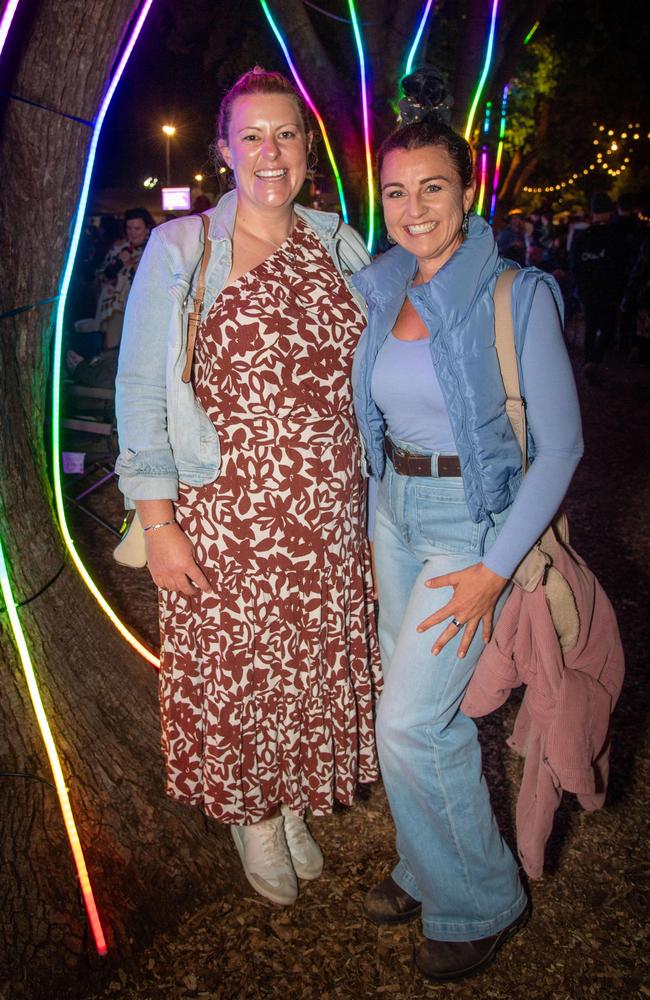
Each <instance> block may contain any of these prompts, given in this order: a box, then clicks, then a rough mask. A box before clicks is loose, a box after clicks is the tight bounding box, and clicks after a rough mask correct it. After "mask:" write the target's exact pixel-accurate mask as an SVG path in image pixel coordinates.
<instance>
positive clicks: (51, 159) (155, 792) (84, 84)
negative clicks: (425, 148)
mask: <svg viewBox="0 0 650 1000" xmlns="http://www.w3.org/2000/svg"><path fill="white" fill-rule="evenodd" d="M28 14H29V16H28V17H27V18H25V16H23V18H22V21H21V22H20V28H21V30H22V32H23V34H22V42H23V45H22V49H20V58H18V59H16V60H15V68H14V72H13V76H12V78H11V79H10V80H9V82H8V86H7V89H8V90H9V91H11V93H12V94H15V95H17V96H18V97H21V98H24V99H25V100H29V101H32V102H36V103H37V104H41V105H47V107H48V108H49V109H51V110H45V109H44V108H42V107H35V106H34V105H33V104H27V103H25V102H24V101H20V100H18V99H16V98H12V99H10V100H8V101H7V102H6V104H5V106H4V107H3V108H2V109H1V112H2V117H3V121H2V124H3V138H2V144H1V146H0V176H2V178H3V182H2V185H0V214H1V216H2V218H3V227H2V234H1V235H0V269H1V272H0V312H1V313H5V312H7V311H10V310H14V309H16V308H19V307H22V306H29V305H31V304H33V303H37V302H39V301H40V300H42V299H47V298H49V297H51V296H53V295H56V293H57V288H58V281H59V275H60V274H61V271H62V267H63V263H64V259H65V254H66V249H67V245H68V239H69V231H70V229H71V220H72V218H73V215H74V212H75V209H76V205H77V201H78V197H79V191H80V184H81V180H82V176H83V170H84V165H85V160H86V156H87V153H88V146H89V142H90V138H91V134H92V129H91V128H90V127H89V126H88V125H85V124H82V123H80V122H77V121H73V120H72V119H71V118H68V117H64V116H63V114H60V113H56V112H62V113H65V114H68V115H74V116H76V117H80V118H83V119H86V120H87V121H91V120H92V119H93V117H94V115H95V114H96V112H97V110H98V107H99V104H100V102H101V98H102V94H103V92H104V88H105V85H106V82H107V79H108V77H109V76H110V72H111V69H112V67H113V66H114V65H115V62H116V59H117V57H118V53H119V50H120V46H121V43H122V41H123V38H124V33H125V31H126V30H127V28H129V27H130V26H131V23H132V19H133V17H134V14H135V5H134V2H133V0H68V2H66V3H65V4H60V3H58V2H57V0H43V2H41V3H37V4H32V5H31V6H30V7H28ZM16 23H17V24H19V22H18V21H17V22H16ZM20 42H21V39H20V38H15V37H14V38H12V37H11V36H10V38H9V44H10V45H15V46H16V49H15V50H14V51H18V43H20ZM52 316H53V307H52V306H51V305H46V306H40V307H38V308H34V309H31V310H29V311H26V312H21V313H19V314H18V315H15V316H13V317H4V318H2V319H0V351H1V356H2V364H1V365H0V464H1V476H0V518H1V521H0V524H1V534H2V541H3V546H4V548H5V553H6V557H7V560H8V563H9V568H10V577H11V582H12V586H13V590H14V594H15V596H16V600H17V601H18V602H24V601H29V603H27V604H26V605H25V606H24V607H23V608H22V609H21V611H20V617H21V621H22V623H23V627H24V629H25V632H26V637H27V643H28V646H29V649H30V651H31V654H32V659H33V662H34V666H35V669H36V673H37V677H38V683H39V687H40V690H41V693H42V696H43V700H44V703H45V708H46V712H47V714H48V717H49V720H50V724H51V726H52V729H53V733H54V738H55V741H56V742H57V745H58V748H59V753H60V756H61V761H62V767H63V773H64V775H65V778H66V782H67V785H68V787H69V792H70V798H71V802H72V807H73V810H74V813H75V817H76V820H77V824H78V828H79V833H80V839H81V843H82V846H83V848H84V850H85V853H86V860H87V863H88V868H89V873H90V878H91V881H92V884H93V887H94V890H95V894H96V898H97V903H98V907H99V912H100V916H101V917H102V921H103V924H104V927H105V932H106V934H107V937H108V943H109V960H108V962H106V963H103V965H102V968H103V969H104V970H106V971H107V970H108V969H110V964H111V959H113V960H114V959H116V958H117V959H118V960H119V961H120V962H122V963H123V962H124V961H125V960H127V959H128V956H129V954H130V953H131V952H132V951H133V950H134V949H137V948H138V947H140V946H141V944H142V943H144V942H145V941H146V940H147V938H148V937H149V936H150V935H151V933H152V932H153V930H155V929H157V930H160V929H161V927H163V926H164V927H165V928H168V927H169V926H173V923H174V921H176V920H177V919H178V916H179V914H180V913H181V912H182V908H183V906H184V905H185V904H186V903H187V902H188V901H189V900H192V901H195V900H196V899H202V898H206V897H207V895H208V894H209V893H210V892H211V887H213V886H214V885H215V884H218V883H219V881H222V882H223V880H224V878H229V877H230V876H231V875H232V874H233V872H234V870H235V867H234V859H233V858H232V852H230V853H228V852H223V851H221V850H219V848H218V845H219V840H218V839H216V838H215V832H216V830H218V831H219V832H217V833H216V836H217V837H222V838H223V837H224V835H225V834H224V832H223V831H222V829H221V828H217V827H216V824H214V826H215V828H216V830H215V831H214V832H212V831H211V826H212V825H209V824H207V823H206V822H205V820H204V819H203V817H202V816H201V814H200V813H199V812H198V811H197V810H189V809H185V808H183V807H180V806H178V805H176V804H175V803H173V802H171V801H170V800H168V799H166V797H165V795H164V790H163V776H162V767H161V758H160V751H159V746H160V736H159V722H158V713H157V706H156V701H157V699H156V675H155V672H154V671H153V670H152V668H151V667H150V666H149V665H148V664H147V663H145V661H143V660H142V659H140V658H139V657H138V656H137V655H136V654H134V653H133V652H131V650H130V648H129V647H127V646H126V644H125V643H124V642H123V641H122V640H121V639H120V638H119V636H118V635H117V633H116V632H115V631H114V629H113V628H112V626H110V624H109V623H108V620H107V619H106V618H105V617H104V616H103V614H102V613H101V612H100V610H99V608H98V607H97V605H96V604H95V602H94V600H93V599H92V597H91V596H90V595H89V593H88V591H87V590H86V589H85V587H84V585H83V584H82V582H81V580H80V578H79V576H78V575H77V573H76V571H75V570H74V568H73V567H72V566H71V565H70V563H69V561H68V559H67V557H66V553H65V551H64V547H63V544H62V541H61V538H60V534H59V531H58V528H57V525H56V523H55V520H54V516H53V507H52V498H51V492H50V488H49V485H48V479H47V462H46V450H45V443H44V430H43V428H44V418H45V412H46V392H47V380H48V370H49V358H50V348H51V334H52ZM62 567H63V569H62ZM53 579H54V582H53V583H51V585H50V586H47V584H48V581H51V580H53ZM43 588H45V589H44V590H43V592H42V593H41V594H40V596H38V597H36V598H35V599H34V600H32V601H30V598H31V597H32V596H33V595H36V594H38V593H39V592H40V591H41V590H42V589H43ZM2 623H3V630H2V633H1V634H0V655H1V656H2V667H1V669H2V674H3V683H2V688H3V698H2V701H1V702H0V718H1V720H2V725H1V728H0V768H1V769H2V771H3V772H5V774H3V776H1V777H0V789H1V790H2V800H3V809H2V814H3V820H4V821H3V824H2V828H1V832H0V837H1V838H2V856H3V861H4V865H3V869H2V880H1V886H0V982H3V984H6V985H7V986H8V985H9V984H11V990H12V992H11V995H12V996H21V995H30V996H40V995H43V996H56V997H64V996H66V995H69V991H72V987H71V986H70V983H71V981H73V976H72V975H71V973H74V972H75V971H76V974H77V977H81V979H83V978H84V977H85V976H87V975H88V974H89V971H90V969H91V967H92V966H93V965H94V963H93V955H94V945H93V942H92V940H90V938H89V932H88V929H87V928H86V926H85V917H84V911H83V908H82V906H81V905H80V899H79V895H78V892H77V887H76V875H75V871H74V866H73V862H72V856H71V853H70V850H69V847H68V842H67V837H66V834H65V831H64V826H63V822H62V818H61V814H60V811H59V807H58V801H57V798H56V795H55V793H54V791H52V790H51V788H49V787H48V786H47V785H46V784H43V783H42V782H41V781H34V780H31V779H30V777H29V776H30V775H31V776H38V777H40V778H42V779H45V780H48V781H49V780H51V774H50V769H49V765H48V761H47V757H46V753H45V749H44V747H43V743H42V739H41V737H40V734H39V731H38V727H37V724H36V720H35V717H34V713H33V710H32V707H31V703H30V700H29V697H28V692H27V687H26V683H25V679H24V676H23V673H22V669H21V666H20V662H19V659H18V656H17V653H16V650H15V647H14V644H13V642H12V640H11V633H10V629H9V627H8V620H7V616H6V613H5V612H3V615H2ZM7 772H12V773H13V772H15V773H17V774H20V775H23V776H22V777H15V776H8V775H7ZM231 865H232V867H231Z"/></svg>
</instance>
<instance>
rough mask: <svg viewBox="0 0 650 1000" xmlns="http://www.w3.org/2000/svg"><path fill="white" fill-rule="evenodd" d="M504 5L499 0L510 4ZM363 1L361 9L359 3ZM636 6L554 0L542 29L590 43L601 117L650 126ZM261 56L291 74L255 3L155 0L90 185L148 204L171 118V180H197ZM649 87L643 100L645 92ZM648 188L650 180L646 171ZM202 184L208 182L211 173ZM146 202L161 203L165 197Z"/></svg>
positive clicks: (620, 0)
mask: <svg viewBox="0 0 650 1000" xmlns="http://www.w3.org/2000/svg"><path fill="white" fill-rule="evenodd" d="M507 4H508V0H502V5H503V6H504V9H505V8H506V5H507ZM271 6H273V5H272V4H271ZM320 6H321V7H323V8H327V9H328V10H330V11H332V12H334V11H337V12H338V13H339V14H341V13H343V14H344V13H346V11H345V5H344V4H342V3H341V2H340V0H322V2H321V4H320ZM358 7H359V10H360V12H361V15H363V0H360V2H359V4H358ZM454 7H455V8H458V11H459V13H460V12H461V11H463V10H465V9H466V7H467V5H466V4H465V3H455V2H454V4H452V2H451V0H446V2H445V0H439V2H438V4H437V5H436V9H437V10H443V11H444V12H445V13H446V14H447V15H449V13H451V12H452V10H453V9H454ZM309 10H310V13H311V8H310V9H309ZM638 10H639V6H638V4H637V3H635V2H634V0H617V3H616V4H615V5H613V4H611V2H609V0H556V3H555V4H553V5H552V6H551V8H550V9H549V12H548V13H547V15H546V18H545V20H544V23H543V27H546V28H547V30H549V31H551V30H555V31H556V32H557V31H558V29H559V31H560V32H561V37H562V42H563V46H562V47H563V49H564V55H563V58H565V59H566V58H572V55H573V54H575V55H576V56H577V57H580V55H581V53H582V52H583V51H586V50H587V49H590V50H591V51H592V52H593V51H595V52H596V53H598V58H597V59H596V60H595V62H593V61H592V64H591V65H593V66H595V70H594V71H593V72H595V73H597V74H598V75H599V77H600V78H598V79H597V78H595V77H594V76H593V75H592V76H591V77H590V78H589V79H585V80H584V86H585V88H590V90H591V92H592V93H597V94H598V105H597V106H599V107H600V103H601V102H602V109H603V114H605V115H613V114H616V113H617V112H618V110H620V108H621V106H622V105H625V106H628V105H632V106H633V107H634V108H635V111H636V115H637V117H639V118H642V119H643V122H644V124H645V126H646V127H647V126H648V124H650V122H649V121H648V118H649V117H650V115H649V109H648V102H647V52H648V45H646V43H645V42H644V41H643V39H644V38H645V39H648V19H647V17H646V18H645V19H644V20H640V19H639V14H638ZM311 16H312V18H313V23H314V25H315V26H316V28H317V30H318V32H319V34H320V35H321V37H322V33H323V32H327V31H328V25H331V24H332V22H331V21H328V19H327V18H326V17H323V15H322V14H319V13H316V14H311ZM649 45H650V43H649ZM601 52H602V56H601V55H600V53H601ZM567 54H568V55H567ZM429 58H430V59H431V58H433V59H435V51H433V52H432V51H431V49H430V51H429ZM256 62H259V63H261V64H262V65H264V66H265V67H266V68H267V69H278V70H280V71H282V72H284V73H287V75H289V74H288V70H287V66H286V63H285V60H284V57H283V55H282V53H281V51H280V49H279V47H278V46H277V44H276V42H275V39H274V38H273V36H272V34H271V31H270V29H269V26H268V24H267V22H266V19H265V18H264V15H263V13H262V10H261V7H260V4H259V2H258V0H237V2H236V3H234V4H233V3H221V2H215V0H193V3H192V4H188V3H180V2H178V0H155V2H154V5H153V7H152V10H151V13H150V15H149V17H148V19H147V21H146V23H145V26H144V28H143V31H142V34H141V36H140V39H139V41H138V44H137V46H136V49H135V51H134V54H133V56H132V57H131V60H130V62H129V64H128V66H127V69H126V71H125V73H124V75H123V78H122V80H121V82H120V85H119V87H118V90H117V92H116V95H115V97H114V99H113V102H112V104H111V107H110V109H109V113H108V116H107V119H106V123H105V125H104V129H103V132H102V137H101V140H100V145H99V155H98V159H97V165H96V168H95V175H94V178H93V190H94V191H95V192H100V193H101V192H103V191H105V190H106V189H108V188H119V189H120V190H121V191H122V189H124V191H123V198H124V200H125V201H126V202H127V204H124V205H123V206H122V207H123V208H126V207H129V206H133V205H136V204H141V203H145V202H146V198H145V193H144V189H143V188H142V181H143V180H144V178H145V177H147V176H149V175H154V176H157V177H158V178H159V179H160V181H161V182H163V181H164V178H165V139H164V136H163V134H162V131H161V127H162V125H163V124H164V123H166V122H169V123H171V124H174V125H175V126H176V128H177V133H176V135H175V136H174V137H173V139H172V140H171V142H172V145H171V180H172V183H173V184H193V183H194V181H193V177H194V174H195V173H197V172H201V173H203V174H208V173H209V172H211V171H212V169H213V168H212V167H211V166H210V163H209V158H208V146H209V144H210V142H211V140H212V138H213V129H214V120H215V114H216V110H217V108H218V104H219V101H220V99H221V96H222V95H223V93H224V92H225V91H226V90H227V89H228V87H229V86H230V85H231V83H232V82H233V81H234V80H235V79H236V78H237V76H238V75H239V74H240V73H242V72H244V71H245V70H247V69H249V68H250V67H251V66H253V65H254V64H255V63H256ZM644 81H645V82H644ZM643 94H645V95H646V98H645V103H644V99H643V97H642V96H641V97H640V96H639V95H643ZM561 110H562V109H560V111H561ZM630 110H631V109H630ZM569 114H570V112H569ZM590 125H591V122H589V123H587V128H589V127H590ZM584 128H585V123H584V122H581V121H576V123H575V133H574V134H575V135H576V136H578V135H580V133H581V131H583V130H584ZM644 185H645V186H649V185H647V183H646V180H645V178H644ZM206 187H207V188H208V189H209V188H210V181H209V180H208V181H207V182H206ZM148 203H149V204H150V205H152V204H156V205H157V204H158V203H159V194H158V193H156V195H155V198H154V200H153V201H152V200H149V202H148ZM92 205H93V199H92V197H91V207H92Z"/></svg>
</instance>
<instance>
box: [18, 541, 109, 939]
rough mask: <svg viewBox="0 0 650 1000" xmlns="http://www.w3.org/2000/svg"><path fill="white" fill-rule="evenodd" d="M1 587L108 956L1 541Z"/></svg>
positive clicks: (89, 907)
mask: <svg viewBox="0 0 650 1000" xmlns="http://www.w3.org/2000/svg"><path fill="white" fill-rule="evenodd" d="M0 588H1V589H2V596H3V598H4V602H5V605H6V608H7V614H8V615H9V621H10V623H11V629H12V632H13V635H14V641H15V643H16V647H17V649H18V653H19V655H20V659H21V662H22V665H23V670H24V672H25V679H26V681H27V688H28V690H29V696H30V698H31V700H32V705H33V707H34V713H35V715H36V719H37V721H38V726H39V729H40V731H41V736H42V737H43V743H44V744H45V749H46V751H47V756H48V758H49V761H50V767H51V768H52V774H53V776H54V784H55V787H56V793H57V795H58V797H59V805H60V806H61V813H62V814H63V822H64V824H65V829H66V833H67V834H68V840H69V841H70V848H71V850H72V857H73V859H74V863H75V867H76V869H77V876H78V878H79V886H80V888H81V894H82V896H83V901H84V906H85V908H86V913H87V914H88V922H89V923H90V928H91V930H92V934H93V938H94V940H95V947H96V949H97V953H98V954H99V955H106V953H107V952H108V948H107V946H106V939H105V937H104V931H103V929H102V924H101V921H100V919H99V914H98V912H97V906H96V904H95V897H94V895H93V890H92V886H91V884H90V878H89V876H88V869H87V868H86V861H85V859H84V853H83V849H82V847H81V842H80V840H79V834H78V832H77V826H76V823H75V821H74V816H73V813H72V806H71V805H70V799H69V797H68V790H67V788H66V784H65V778H64V777H63V770H62V768H61V762H60V760H59V755H58V753H57V749H56V744H55V742H54V738H53V736H52V730H51V729H50V724H49V722H48V721H47V716H46V714H45V709H44V708H43V701H42V698H41V693H40V691H39V690H38V684H37V683H36V675H35V673H34V667H33V665H32V661H31V657H30V655H29V650H28V648H27V643H26V641H25V633H24V632H23V628H22V625H21V623H20V618H19V616H18V609H17V607H16V602H15V601H14V596H13V593H12V591H11V583H10V582H9V574H8V572H7V564H6V562H5V555H4V549H3V546H2V541H0Z"/></svg>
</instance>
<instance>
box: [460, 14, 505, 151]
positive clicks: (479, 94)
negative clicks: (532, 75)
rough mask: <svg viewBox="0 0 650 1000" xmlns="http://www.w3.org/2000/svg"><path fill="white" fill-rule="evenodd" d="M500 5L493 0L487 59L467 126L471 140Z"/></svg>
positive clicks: (488, 67) (466, 133)
mask: <svg viewBox="0 0 650 1000" xmlns="http://www.w3.org/2000/svg"><path fill="white" fill-rule="evenodd" d="M498 6H499V0H493V2H492V17H491V19H490V32H489V35H488V44H487V49H486V51H485V61H484V63H483V71H482V73H481V78H480V80H479V82H478V86H477V87H476V91H475V93H474V98H473V100H472V104H471V106H470V109H469V114H468V116H467V125H466V126H465V138H466V139H467V141H468V142H469V140H470V137H471V135H472V126H473V124H474V115H475V114H476V109H477V107H478V102H479V101H480V99H481V94H482V93H483V87H484V86H485V81H486V80H487V75H488V71H489V69H490V63H491V62H492V52H493V49H494V29H495V27H496V22H497V8H498Z"/></svg>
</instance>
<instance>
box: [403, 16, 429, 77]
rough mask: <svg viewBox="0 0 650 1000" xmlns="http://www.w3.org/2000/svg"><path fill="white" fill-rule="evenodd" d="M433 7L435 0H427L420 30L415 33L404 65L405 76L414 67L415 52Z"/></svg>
mask: <svg viewBox="0 0 650 1000" xmlns="http://www.w3.org/2000/svg"><path fill="white" fill-rule="evenodd" d="M432 7H433V0H427V2H426V3H425V5H424V10H423V11H422V16H421V18H420V23H419V25H418V30H417V31H416V33H415V38H414V39H413V44H412V45H411V49H410V51H409V54H408V59H407V60H406V64H405V66H404V73H403V76H408V75H409V73H410V72H411V70H412V69H413V60H414V59H415V53H416V52H417V48H418V45H419V44H420V40H421V38H422V35H423V33H424V27H425V25H426V23H427V18H428V17H429V14H430V12H431V8H432Z"/></svg>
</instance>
